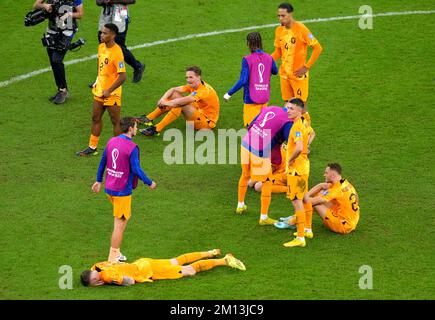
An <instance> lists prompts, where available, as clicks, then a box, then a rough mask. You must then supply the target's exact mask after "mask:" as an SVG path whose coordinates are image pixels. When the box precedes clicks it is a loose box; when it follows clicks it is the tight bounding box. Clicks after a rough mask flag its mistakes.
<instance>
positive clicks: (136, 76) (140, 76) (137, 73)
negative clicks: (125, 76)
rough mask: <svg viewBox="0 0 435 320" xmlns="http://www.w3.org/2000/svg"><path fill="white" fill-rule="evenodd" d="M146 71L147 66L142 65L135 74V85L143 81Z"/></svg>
mask: <svg viewBox="0 0 435 320" xmlns="http://www.w3.org/2000/svg"><path fill="white" fill-rule="evenodd" d="M144 71H145V65H144V64H143V63H141V64H140V67H139V68H137V69H135V70H134V72H133V83H137V82H139V81H140V80H142V74H143V72H144Z"/></svg>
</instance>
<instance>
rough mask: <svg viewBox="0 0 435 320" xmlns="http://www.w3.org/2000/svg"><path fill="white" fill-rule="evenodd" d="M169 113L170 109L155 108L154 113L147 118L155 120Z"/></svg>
mask: <svg viewBox="0 0 435 320" xmlns="http://www.w3.org/2000/svg"><path fill="white" fill-rule="evenodd" d="M166 112H168V109H166V108H165V109H160V108H159V107H157V108H155V109H154V111H153V112H151V113H150V114H148V115H147V118H148V119H150V120H154V119H156V118H158V117H160V116H161V115H162V114H164V113H166Z"/></svg>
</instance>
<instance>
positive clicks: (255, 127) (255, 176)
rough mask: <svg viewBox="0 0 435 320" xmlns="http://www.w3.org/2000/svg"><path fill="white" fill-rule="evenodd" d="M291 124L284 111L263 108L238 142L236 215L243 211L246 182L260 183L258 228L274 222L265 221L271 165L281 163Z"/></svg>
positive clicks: (272, 220) (269, 219) (276, 108)
mask: <svg viewBox="0 0 435 320" xmlns="http://www.w3.org/2000/svg"><path fill="white" fill-rule="evenodd" d="M292 125H293V121H292V120H291V119H290V118H289V115H288V113H287V109H285V108H281V107H276V106H270V107H266V108H263V109H262V110H261V112H260V114H259V115H258V116H257V117H256V118H255V119H254V120H253V121H252V122H251V124H250V125H249V127H248V132H247V134H246V135H245V136H244V137H243V139H242V146H241V148H240V159H241V165H242V174H241V176H240V179H239V184H238V204H237V208H236V213H237V214H243V213H244V212H245V211H246V210H247V206H246V205H245V196H246V190H247V187H248V181H249V179H251V180H252V181H260V182H262V188H261V212H260V220H259V224H260V225H273V224H274V223H275V222H276V220H274V219H271V218H269V217H268V212H269V206H270V199H271V193H272V191H271V189H272V164H280V163H281V151H280V149H281V144H282V143H283V142H284V141H286V140H287V139H288V135H289V132H290V129H291V128H292Z"/></svg>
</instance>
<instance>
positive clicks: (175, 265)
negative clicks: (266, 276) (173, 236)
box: [80, 249, 246, 287]
mask: <svg viewBox="0 0 435 320" xmlns="http://www.w3.org/2000/svg"><path fill="white" fill-rule="evenodd" d="M220 253H221V252H220V249H213V250H210V251H205V252H192V253H187V254H183V255H181V256H179V257H176V258H172V259H151V258H142V259H138V260H136V261H135V262H133V263H110V262H108V261H106V262H100V263H97V264H95V265H93V266H92V268H91V269H90V270H85V271H83V272H82V274H81V277H80V279H81V282H82V284H83V285H84V286H91V287H94V286H100V285H103V284H115V285H122V286H129V285H132V284H135V283H141V282H153V281H154V280H163V279H179V278H182V277H188V276H194V275H195V274H196V273H198V272H201V271H207V270H210V269H212V268H214V267H217V266H228V267H231V268H235V269H238V270H243V271H244V270H246V267H245V265H244V264H243V262H241V261H240V260H238V259H236V258H235V257H234V256H233V255H232V254H230V253H228V254H227V255H225V257H223V258H222V259H209V258H214V257H216V256H219V255H220ZM184 264H188V265H187V266H184Z"/></svg>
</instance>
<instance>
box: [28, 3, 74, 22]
mask: <svg viewBox="0 0 435 320" xmlns="http://www.w3.org/2000/svg"><path fill="white" fill-rule="evenodd" d="M47 4H51V8H52V11H51V12H47V11H45V10H44V9H37V10H33V11H31V12H29V13H27V14H26V16H25V17H24V25H25V26H26V27H30V26H35V25H37V24H39V23H41V22H42V21H44V20H45V19H48V18H51V19H55V18H56V17H59V16H62V15H63V14H65V12H60V10H61V8H62V7H63V6H68V7H71V8H72V9H74V8H75V5H74V1H71V0H48V1H47Z"/></svg>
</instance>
